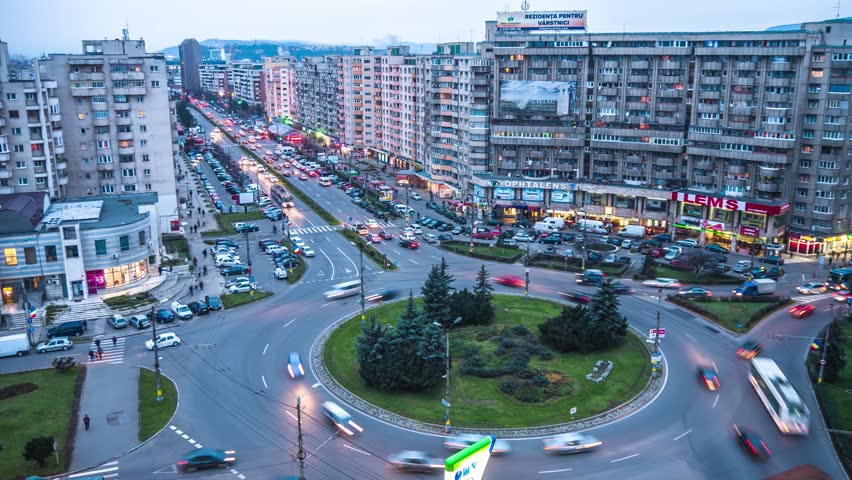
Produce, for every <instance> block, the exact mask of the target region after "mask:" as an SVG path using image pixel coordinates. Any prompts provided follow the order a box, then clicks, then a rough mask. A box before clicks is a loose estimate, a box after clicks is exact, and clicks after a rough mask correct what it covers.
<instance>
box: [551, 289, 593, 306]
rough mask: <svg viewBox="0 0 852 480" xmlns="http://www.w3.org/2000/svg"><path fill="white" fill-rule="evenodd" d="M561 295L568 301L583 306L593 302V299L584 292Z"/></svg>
mask: <svg viewBox="0 0 852 480" xmlns="http://www.w3.org/2000/svg"><path fill="white" fill-rule="evenodd" d="M559 294H560V295H562V296H563V297H565V298H567V299H568V300H570V301H572V302H574V303H579V304H581V305H585V304H587V303H589V302H591V301H592V297H590V296H589V295H587V294H585V293H583V292H559Z"/></svg>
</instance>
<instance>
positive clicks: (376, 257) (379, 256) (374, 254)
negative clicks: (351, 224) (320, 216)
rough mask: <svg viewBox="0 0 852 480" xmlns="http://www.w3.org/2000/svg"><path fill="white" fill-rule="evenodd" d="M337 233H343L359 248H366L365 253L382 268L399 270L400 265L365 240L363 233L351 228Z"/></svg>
mask: <svg viewBox="0 0 852 480" xmlns="http://www.w3.org/2000/svg"><path fill="white" fill-rule="evenodd" d="M337 233H339V234H341V235H343V236H344V237H345V238H346V239H347V240H349V241H350V242H353V243H354V244H355V245H357V246H358V248H359V249H363V250H364V255H365V256H366V257H367V258H369V259H370V260H372V261H373V263H375V264H376V265H378V266H379V268H381V269H382V270H398V269H399V266H398V265H397V264H396V262H391V261H389V260H388V257H387V255H385V254H383V253H382V252H380V251H378V250H376V249H375V248H374V247H373V246H372V245H370V244H369V243H368V242H367V241H366V240H364V239H363V238H362V237H361V235H358V234H357V233H355V232H353V231H352V230H349V229H343V230H338V231H337Z"/></svg>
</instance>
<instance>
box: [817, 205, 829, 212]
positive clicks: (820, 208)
mask: <svg viewBox="0 0 852 480" xmlns="http://www.w3.org/2000/svg"><path fill="white" fill-rule="evenodd" d="M814 213H833V212H832V209H831V206H829V205H814Z"/></svg>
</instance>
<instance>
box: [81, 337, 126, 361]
mask: <svg viewBox="0 0 852 480" xmlns="http://www.w3.org/2000/svg"><path fill="white" fill-rule="evenodd" d="M101 348H102V349H103V350H104V356H103V358H102V359H98V358H97V356H96V357H95V361H94V362H93V363H95V364H97V363H123V362H124V337H120V338H116V341H115V345H113V344H112V339H111V338H107V337H104V338H103V339H102V340H101ZM89 350H90V351H92V352H95V353H97V351H98V345H97V344H96V343H95V341H94V340H92V343H90V344H89ZM87 355H88V353H87Z"/></svg>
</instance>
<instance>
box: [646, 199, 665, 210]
mask: <svg viewBox="0 0 852 480" xmlns="http://www.w3.org/2000/svg"><path fill="white" fill-rule="evenodd" d="M645 210H648V211H649V212H667V211H668V210H669V202H668V201H667V200H654V199H652V198H646V199H645Z"/></svg>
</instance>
